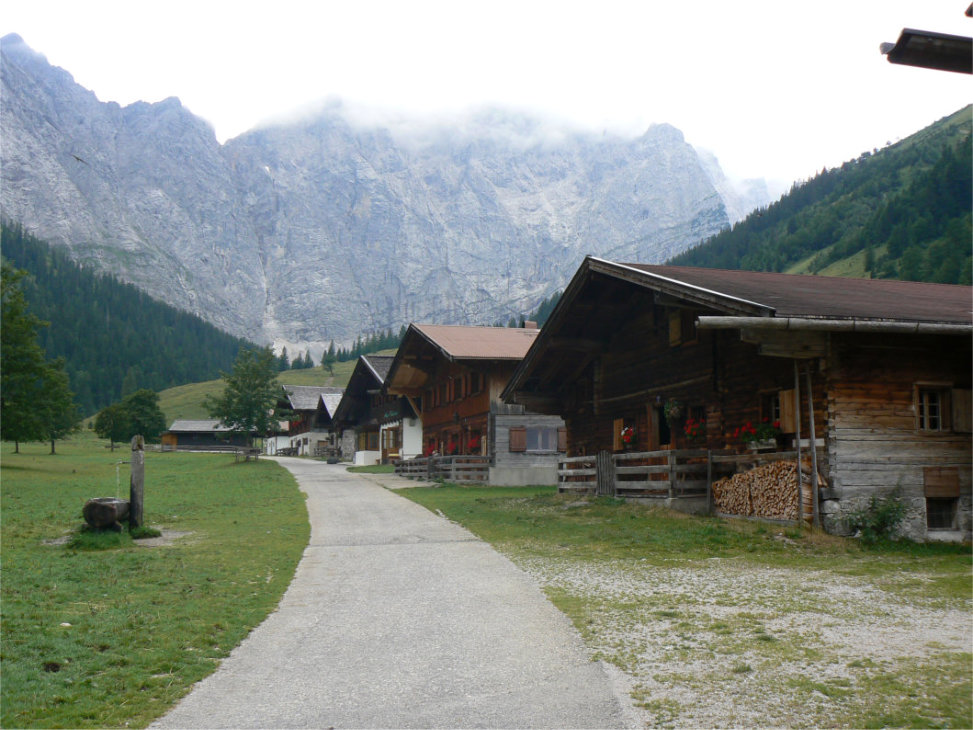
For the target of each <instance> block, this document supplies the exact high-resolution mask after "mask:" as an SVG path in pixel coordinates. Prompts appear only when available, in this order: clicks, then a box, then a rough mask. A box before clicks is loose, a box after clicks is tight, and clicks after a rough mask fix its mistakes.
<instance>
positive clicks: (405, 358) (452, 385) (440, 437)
mask: <svg viewBox="0 0 973 730" xmlns="http://www.w3.org/2000/svg"><path fill="white" fill-rule="evenodd" d="M539 332H540V330H538V329H537V326H536V324H534V323H528V324H527V326H525V327H522V328H509V327H469V326H458V325H434V324H411V325H410V326H409V328H408V330H407V331H406V333H405V336H404V337H403V339H402V343H401V344H400V345H399V349H398V352H397V353H396V355H395V359H394V361H393V362H392V365H391V368H390V369H389V374H388V379H387V381H386V385H387V388H388V391H389V392H390V393H393V394H397V395H401V396H403V397H405V398H407V399H408V400H409V402H410V403H411V404H412V406H413V408H414V409H415V411H416V413H418V414H419V416H420V419H421V421H422V444H423V454H424V455H425V456H430V455H436V456H477V457H483V463H484V464H485V465H487V473H488V476H487V479H486V481H488V483H490V484H493V485H496V486H504V485H518V484H519V485H522V484H554V483H556V480H557V474H556V470H557V456H558V454H559V453H563V451H564V448H565V438H566V434H565V431H564V428H563V426H564V423H563V421H562V420H561V418H560V417H559V416H556V415H555V416H552V415H545V414H537V413H532V412H529V410H528V409H525V408H523V407H522V406H518V405H513V406H510V405H506V404H504V403H502V402H501V400H500V393H501V391H502V390H503V388H504V386H506V384H507V381H508V380H509V379H510V376H511V374H512V373H513V371H514V369H515V368H516V366H517V364H518V363H519V362H520V360H521V358H522V357H523V356H524V354H525V353H526V352H527V350H528V348H529V347H530V346H531V344H532V343H533V342H534V341H535V340H536V338H537V336H538V334H539Z"/></svg>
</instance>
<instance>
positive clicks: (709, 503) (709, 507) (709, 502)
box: [706, 449, 713, 515]
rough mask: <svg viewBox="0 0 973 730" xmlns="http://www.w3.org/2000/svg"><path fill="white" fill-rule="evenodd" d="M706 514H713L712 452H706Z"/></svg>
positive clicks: (709, 450)
mask: <svg viewBox="0 0 973 730" xmlns="http://www.w3.org/2000/svg"><path fill="white" fill-rule="evenodd" d="M706 514H708V515H711V514H713V450H712V449H707V450H706Z"/></svg>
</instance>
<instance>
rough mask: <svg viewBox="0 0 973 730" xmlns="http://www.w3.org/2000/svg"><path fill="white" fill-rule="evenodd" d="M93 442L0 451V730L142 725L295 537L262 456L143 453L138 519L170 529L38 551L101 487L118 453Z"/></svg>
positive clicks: (295, 544) (233, 629)
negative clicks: (165, 538)
mask: <svg viewBox="0 0 973 730" xmlns="http://www.w3.org/2000/svg"><path fill="white" fill-rule="evenodd" d="M104 445H105V442H103V441H100V440H97V439H95V438H93V437H92V436H91V435H90V434H82V435H81V436H79V437H77V438H75V439H72V440H70V441H65V442H62V443H59V444H58V456H48V455H47V454H46V451H47V447H46V446H45V445H43V444H26V445H21V452H22V453H21V454H19V455H16V454H13V453H12V448H11V445H9V444H3V452H2V464H0V474H2V486H0V490H2V492H0V493H2V501H3V510H2V515H0V517H2V537H0V540H2V543H0V544H2V552H3V562H4V565H3V584H2V599H3V624H2V663H3V683H2V718H0V725H2V726H3V727H78V728H80V727H124V726H133V727H140V726H145V725H147V724H148V723H149V722H151V721H152V720H153V719H154V718H156V717H158V716H159V715H161V714H162V713H164V712H165V711H166V710H167V709H168V708H169V707H171V706H172V705H173V704H174V703H175V702H176V701H177V700H178V699H179V698H180V697H181V696H182V695H183V694H185V693H186V692H187V691H188V690H189V688H190V686H191V685H192V684H193V683H194V682H196V681H198V680H199V679H201V678H202V677H204V676H206V675H207V674H209V673H210V672H212V671H213V670H214V669H215V668H216V667H217V665H218V663H219V661H220V659H222V658H223V657H225V656H227V655H228V654H229V652H230V650H231V649H232V648H233V647H234V646H236V645H237V644H238V643H239V642H240V641H241V640H242V639H243V638H244V637H245V636H246V635H247V633H248V632H249V631H250V630H251V629H252V628H253V627H254V626H256V625H257V624H259V623H260V622H261V621H262V620H263V619H264V618H265V617H266V615H267V614H268V613H269V612H270V611H272V610H273V609H274V607H275V606H276V605H277V603H278V602H279V600H280V597H281V596H282V595H283V592H284V590H285V589H286V587H287V585H288V583H289V582H290V579H291V576H292V575H293V573H294V569H295V567H296V565H297V562H298V560H299V559H300V556H301V553H302V551H303V549H304V546H305V545H306V544H307V539H308V524H307V513H306V510H305V507H304V501H303V496H302V495H301V493H300V491H299V490H298V488H297V485H296V483H295V481H294V479H293V478H292V477H291V475H290V474H288V473H287V472H286V471H285V470H284V469H283V468H281V467H279V466H278V465H277V464H274V463H272V462H269V461H261V462H257V463H247V464H235V463H234V461H233V458H232V457H228V456H225V455H212V454H157V453H151V452H150V453H148V454H146V468H145V470H146V485H145V520H146V524H148V525H149V526H153V527H157V528H162V529H163V530H166V531H179V532H185V533H188V534H187V535H186V536H185V537H182V538H180V539H177V540H175V541H174V542H173V543H172V544H171V545H169V546H164V547H152V548H149V547H144V546H141V545H138V544H137V543H133V542H132V540H131V539H130V538H129V537H128V535H127V533H122V534H120V535H118V534H115V533H111V534H109V535H106V536H99V537H101V538H103V539H100V540H96V541H95V543H96V544H98V545H100V546H101V547H102V548H104V549H97V550H94V549H84V546H85V545H88V546H89V547H90V544H91V540H84V541H80V540H79V541H78V542H77V543H76V544H75V546H72V544H70V543H69V544H49V541H51V540H56V539H58V538H62V539H64V538H68V539H70V538H71V536H75V538H76V539H77V530H78V528H79V527H80V526H81V524H82V519H81V506H82V504H83V502H84V500H86V499H88V498H91V497H96V496H112V495H115V494H116V471H115V470H116V462H118V461H119V460H121V459H124V458H125V454H124V452H115V453H112V452H110V451H109V450H108V449H107V448H104ZM120 476H121V483H122V488H121V490H120V491H121V496H127V487H126V486H125V482H126V480H127V478H128V471H127V467H125V466H122V467H121V474H120ZM84 537H86V538H90V537H92V536H91V535H85V536H84Z"/></svg>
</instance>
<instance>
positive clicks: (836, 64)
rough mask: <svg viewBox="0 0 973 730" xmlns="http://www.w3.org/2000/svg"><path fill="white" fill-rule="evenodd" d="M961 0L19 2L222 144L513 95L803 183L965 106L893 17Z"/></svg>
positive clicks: (91, 72) (63, 59) (22, 28)
mask: <svg viewBox="0 0 973 730" xmlns="http://www.w3.org/2000/svg"><path fill="white" fill-rule="evenodd" d="M964 10H965V6H964V4H963V3H962V2H955V0H941V2H937V3H929V2H916V1H915V0H855V1H854V2H848V1H847V0H843V1H842V2H838V1H837V0H821V2H818V3H813V4H806V3H804V4H801V3H789V2H780V1H779V0H773V1H771V0H749V1H748V0H744V2H740V3H726V2H725V0H701V1H700V2H694V3H677V2H668V3H661V2H632V1H629V2H621V1H619V0H602V2H599V3H597V4H596V3H593V2H585V3H581V2H568V1H562V2H551V1H548V0H544V1H540V0H534V1H530V0H516V1H514V0H493V1H491V2H488V3H486V2H455V0H453V1H451V2H443V1H426V0H413V2H409V3H404V2H390V1H389V2H374V1H372V2H369V1H367V0H360V1H359V2H353V3H348V2H342V3H339V2H331V1H327V2H295V1H288V0H280V1H278V2H276V3H273V4H266V3H259V4H257V3H247V2H233V3H230V2H212V1H210V2H202V3H200V2H188V1H186V0H172V1H171V2H167V3H165V4H147V3H131V2H115V1H109V0H89V2H85V3H78V2H66V1H63V0H60V1H55V0H33V1H32V2H30V3H17V4H8V6H7V7H6V8H5V10H4V14H3V17H2V19H0V22H2V23H3V26H2V28H0V31H2V33H7V32H17V33H20V34H21V35H22V36H23V37H24V39H25V40H26V41H27V43H28V44H30V45H31V46H32V47H33V48H35V49H36V50H38V51H40V52H42V53H44V54H45V55H47V56H48V59H49V60H50V61H51V62H52V63H54V64H56V65H60V66H63V67H64V68H66V69H67V70H68V71H70V72H71V73H72V74H74V76H75V78H76V80H77V81H78V83H80V84H82V85H84V86H86V87H88V88H90V89H92V90H94V91H95V92H96V93H97V94H98V97H99V98H100V99H102V100H114V101H118V102H120V103H130V102H132V101H135V100H138V99H144V100H146V101H158V100H160V99H163V98H165V97H168V96H178V97H179V98H180V99H181V100H182V102H183V103H184V104H185V105H186V106H187V107H188V108H189V109H191V110H192V111H193V112H194V113H196V114H198V115H200V116H203V117H205V118H206V119H208V120H209V121H210V122H212V123H213V125H214V127H215V129H216V132H217V134H218V136H219V137H220V139H226V138H228V137H231V136H235V135H237V134H239V133H241V132H243V131H245V130H246V129H248V128H251V127H253V126H254V125H255V124H257V123H258V122H259V121H260V120H263V119H266V118H269V117H275V116H278V115H281V114H286V113H291V112H293V111H294V110H299V109H302V108H306V107H307V106H308V105H310V104H314V103H320V101H321V100H323V99H326V98H329V97H334V96H340V97H343V98H345V99H348V100H349V101H351V102H355V103H358V104H364V105H367V106H371V107H384V108H387V109H390V110H398V111H401V112H406V113H409V114H417V113H428V114H443V113H458V112H461V111H462V110H463V109H465V108H468V107H471V106H476V107H480V106H483V105H488V104H504V105H510V106H513V107H515V108H519V109H524V110H537V111H539V112H543V113H544V114H545V115H547V116H553V117H562V118H564V119H566V120H569V121H572V122H574V123H576V124H581V125H585V126H588V127H591V128H593V129H601V128H609V129H612V130H620V131H625V132H627V133H631V134H638V133H641V132H642V131H644V129H645V128H647V127H648V125H649V124H650V123H651V122H669V123H671V124H673V125H675V126H676V127H679V128H680V129H681V130H682V131H683V132H684V133H685V135H686V138H687V140H688V141H690V142H692V143H694V144H697V145H700V146H702V147H706V148H708V149H712V150H714V151H715V152H716V153H717V154H718V156H719V158H720V161H721V163H722V164H723V165H724V167H725V168H726V169H727V172H728V174H729V175H730V176H732V177H756V176H767V177H771V178H782V179H787V180H790V179H794V178H801V177H808V176H810V175H812V174H814V172H816V171H817V170H820V168H821V167H823V166H834V165H837V164H840V162H842V161H843V160H845V159H848V158H850V157H854V156H857V155H858V154H859V153H860V152H862V151H864V150H866V149H871V148H872V147H877V146H881V145H883V144H884V143H885V142H886V141H894V140H895V139H898V138H901V137H903V136H905V135H907V134H909V133H911V132H913V131H915V130H917V129H919V128H921V127H923V126H925V125H926V124H929V123H930V122H932V121H934V120H935V119H937V118H939V117H941V116H944V115H946V114H948V113H950V112H952V111H955V110H956V109H958V108H959V107H960V106H962V105H963V104H964V103H966V101H967V100H968V98H969V88H970V87H969V77H967V76H961V75H957V74H948V73H943V72H935V71H928V70H923V69H911V68H906V67H897V66H891V65H890V64H888V63H887V62H886V61H885V59H884V58H883V57H882V56H881V55H880V54H879V52H878V45H879V43H880V42H882V41H894V40H895V39H896V38H897V37H898V33H899V31H900V30H901V28H903V27H906V26H909V27H918V28H923V29H927V30H937V31H941V32H953V33H963V34H969V33H970V27H971V26H973V22H971V21H970V20H969V19H967V18H965V17H964V16H963V11H964Z"/></svg>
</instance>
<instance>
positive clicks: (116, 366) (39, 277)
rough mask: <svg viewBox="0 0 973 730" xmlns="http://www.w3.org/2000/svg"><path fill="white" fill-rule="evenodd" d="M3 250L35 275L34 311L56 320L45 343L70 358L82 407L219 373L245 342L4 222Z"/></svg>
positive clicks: (30, 297)
mask: <svg viewBox="0 0 973 730" xmlns="http://www.w3.org/2000/svg"><path fill="white" fill-rule="evenodd" d="M0 232H2V238H0V251H2V254H3V257H4V258H5V259H7V260H8V261H10V262H11V263H12V264H13V266H14V267H16V268H18V269H24V270H26V271H27V272H28V273H29V274H30V277H29V280H28V281H26V282H25V283H24V286H23V289H24V294H25V296H26V299H27V303H28V306H29V308H30V311H31V312H32V313H34V314H35V315H36V316H38V317H39V318H41V319H43V320H46V321H48V322H50V326H49V327H44V328H42V329H41V330H40V336H39V341H40V344H41V345H42V346H43V347H44V349H45V350H46V351H47V355H48V357H50V358H54V357H64V358H65V360H66V362H67V367H66V369H67V372H68V375H69V377H70V380H71V389H72V390H73V391H74V392H75V395H76V398H75V400H76V401H77V403H78V405H79V406H80V407H81V409H82V412H83V413H85V414H86V415H90V414H92V413H94V412H95V411H97V410H98V409H100V408H102V407H103V406H106V405H108V404H109V403H112V402H114V401H116V400H118V399H119V398H121V396H122V395H123V394H127V393H130V392H132V391H134V390H137V389H139V388H149V389H151V390H156V391H158V390H162V389H163V388H169V387H172V386H175V385H182V384H184V383H193V382H197V381H200V380H209V379H212V378H216V377H219V372H220V370H230V369H231V367H232V365H233V361H234V359H235V358H236V355H237V352H238V351H239V349H240V347H241V346H243V345H246V344H248V343H247V342H246V340H242V339H239V338H237V337H232V336H230V335H228V334H226V333H225V332H222V331H220V330H218V329H217V328H215V327H213V326H212V325H210V324H207V323H205V322H203V321H202V320H201V319H199V318H198V317H194V316H193V315H191V314H187V313H185V312H180V311H179V310H177V309H174V308H173V307H170V306H168V305H166V304H162V303H161V302H158V301H156V300H154V299H152V298H151V297H149V296H148V295H147V294H144V293H143V292H141V291H139V290H138V289H136V288H135V287H134V286H131V285H128V284H122V283H120V282H118V281H117V280H116V279H114V278H112V277H109V276H104V275H101V274H96V273H94V272H91V271H89V270H85V269H82V268H81V267H79V266H78V265H77V264H76V263H74V262H73V261H72V260H71V259H70V258H68V257H67V255H66V254H65V253H64V252H63V251H61V250H60V249H58V248H53V247H51V246H49V245H47V244H46V243H44V242H43V241H39V240H37V239H35V238H34V237H33V236H30V235H29V234H26V233H24V231H23V229H22V228H21V227H20V226H19V225H16V224H9V223H3V224H2V231H0Z"/></svg>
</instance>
